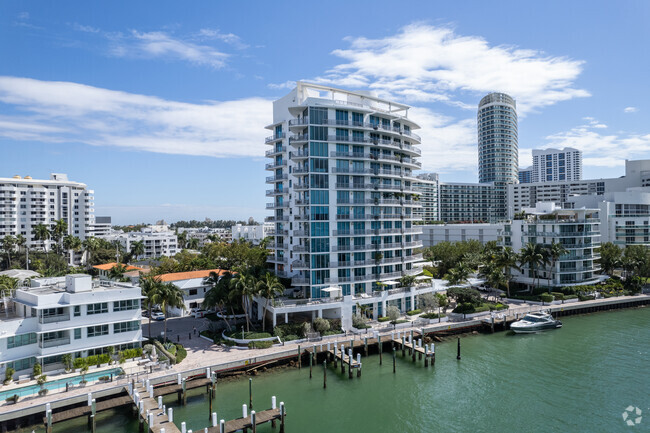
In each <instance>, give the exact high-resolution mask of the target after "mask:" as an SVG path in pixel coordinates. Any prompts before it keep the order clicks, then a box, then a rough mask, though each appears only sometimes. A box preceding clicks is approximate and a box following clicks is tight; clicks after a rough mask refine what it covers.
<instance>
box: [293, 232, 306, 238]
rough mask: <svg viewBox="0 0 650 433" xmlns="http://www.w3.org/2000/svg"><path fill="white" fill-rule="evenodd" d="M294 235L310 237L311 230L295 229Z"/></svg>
mask: <svg viewBox="0 0 650 433" xmlns="http://www.w3.org/2000/svg"><path fill="white" fill-rule="evenodd" d="M293 235H294V236H298V237H309V230H294V232H293Z"/></svg>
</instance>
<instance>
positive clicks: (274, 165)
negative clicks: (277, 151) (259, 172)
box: [265, 161, 287, 170]
mask: <svg viewBox="0 0 650 433" xmlns="http://www.w3.org/2000/svg"><path fill="white" fill-rule="evenodd" d="M286 166H287V161H277V162H270V163H268V164H266V166H265V169H266V170H273V169H276V168H281V167H286Z"/></svg>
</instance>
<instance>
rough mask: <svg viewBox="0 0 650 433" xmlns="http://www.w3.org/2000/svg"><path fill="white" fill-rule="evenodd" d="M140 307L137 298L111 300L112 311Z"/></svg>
mask: <svg viewBox="0 0 650 433" xmlns="http://www.w3.org/2000/svg"><path fill="white" fill-rule="evenodd" d="M138 308H140V300H139V299H126V300H124V301H115V302H113V311H126V310H137V309H138Z"/></svg>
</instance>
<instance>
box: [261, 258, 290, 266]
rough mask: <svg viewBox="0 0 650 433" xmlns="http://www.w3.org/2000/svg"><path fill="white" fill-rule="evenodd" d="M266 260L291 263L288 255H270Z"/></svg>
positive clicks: (282, 263)
mask: <svg viewBox="0 0 650 433" xmlns="http://www.w3.org/2000/svg"><path fill="white" fill-rule="evenodd" d="M266 261H267V262H269V263H278V264H281V265H286V264H287V263H289V261H288V260H287V258H286V257H273V256H269V257H268V258H267V259H266Z"/></svg>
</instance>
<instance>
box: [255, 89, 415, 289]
mask: <svg viewBox="0 0 650 433" xmlns="http://www.w3.org/2000/svg"><path fill="white" fill-rule="evenodd" d="M408 109H409V107H408V106H406V105H403V104H399V103H395V102H391V101H386V100H383V99H380V98H376V97H373V96H371V95H369V94H367V93H364V92H349V91H345V90H340V89H334V88H331V87H326V86H320V85H312V84H306V83H302V82H299V83H297V86H296V88H295V89H293V90H292V91H291V92H290V93H289V94H288V95H286V96H285V97H283V98H281V99H279V100H277V101H275V102H274V104H273V116H274V119H273V123H272V124H271V125H269V126H268V127H267V128H268V129H270V130H271V131H273V135H272V136H270V137H268V138H267V139H266V144H267V145H269V146H270V147H271V149H270V150H268V151H267V152H266V156H267V157H268V158H270V160H271V162H270V163H268V164H267V165H266V169H267V170H268V171H269V172H270V173H271V176H269V177H268V178H267V180H266V181H267V183H268V184H270V185H271V187H272V189H270V190H268V191H267V196H268V197H271V198H272V202H271V203H268V204H267V209H268V210H269V211H271V212H272V216H271V218H270V219H269V222H272V223H274V225H275V227H274V230H273V232H271V233H270V234H271V235H272V236H273V238H274V242H273V243H272V244H271V245H270V247H271V248H272V250H273V254H272V255H271V256H270V257H269V262H270V263H271V264H272V265H273V268H274V271H275V272H276V274H278V275H279V276H283V277H291V282H292V285H293V286H294V287H295V288H296V289H297V291H298V293H299V296H304V297H306V298H321V297H325V296H328V293H326V292H325V291H324V290H323V289H326V288H328V287H329V286H332V285H338V286H340V287H341V289H342V294H343V295H344V296H345V295H349V294H351V293H372V291H373V290H375V289H380V288H381V287H383V286H381V285H378V283H382V282H385V281H391V280H393V279H396V278H397V279H399V278H400V277H401V276H402V275H406V274H411V273H414V272H415V266H414V264H415V263H416V262H419V261H421V260H422V257H421V254H417V253H416V250H417V248H419V247H420V246H421V245H422V243H421V242H420V240H419V235H420V234H421V229H420V228H419V226H416V225H414V222H415V221H416V217H415V213H414V209H415V208H416V207H418V206H419V202H418V201H417V200H415V197H416V196H419V194H420V193H419V191H417V190H416V189H415V187H414V185H413V184H414V182H416V181H417V179H416V178H415V176H414V174H413V171H414V170H418V169H420V168H421V163H420V162H419V161H417V158H418V157H419V156H420V154H421V151H420V149H419V148H418V146H419V144H420V137H419V136H418V135H416V134H415V133H414V132H413V130H415V129H417V128H418V125H417V124H415V123H414V122H413V121H412V120H411V119H409V117H408Z"/></svg>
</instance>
